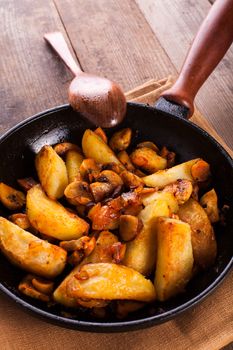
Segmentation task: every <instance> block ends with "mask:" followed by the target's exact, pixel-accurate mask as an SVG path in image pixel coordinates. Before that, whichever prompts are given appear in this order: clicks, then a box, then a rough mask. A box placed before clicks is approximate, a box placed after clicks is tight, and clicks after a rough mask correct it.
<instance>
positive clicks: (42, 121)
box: [0, 104, 233, 330]
mask: <svg viewBox="0 0 233 350" xmlns="http://www.w3.org/2000/svg"><path fill="white" fill-rule="evenodd" d="M123 127H130V128H132V130H133V133H134V137H133V144H132V147H133V146H134V145H135V144H137V143H138V142H140V141H153V142H155V143H156V144H157V145H158V146H159V147H161V146H163V145H166V146H167V147H168V148H169V149H170V150H172V151H174V152H176V154H177V163H180V162H183V161H187V160H189V159H192V158H196V157H202V158H203V159H205V160H206V161H207V162H209V163H210V165H211V170H212V175H213V186H214V188H215V189H216V191H217V194H218V197H219V205H220V207H221V206H223V205H224V204H227V205H230V211H229V215H228V222H227V225H226V226H225V227H223V226H222V227H221V226H216V230H215V231H216V237H217V242H218V257H217V260H216V263H215V265H214V266H213V267H211V268H210V269H209V270H208V271H206V272H204V273H201V274H199V275H198V276H196V277H195V278H194V279H193V280H192V281H191V282H190V283H189V285H188V287H187V291H186V293H184V294H183V295H180V296H178V297H176V298H174V299H172V300H170V301H167V302H164V303H159V302H156V303H155V304H154V305H152V306H149V307H147V308H145V309H143V310H142V311H140V312H137V313H134V314H132V315H131V316H130V317H129V318H128V319H126V320H125V321H126V322H128V321H139V323H140V320H143V319H145V318H147V317H151V316H155V320H154V322H162V321H163V315H165V313H166V314H167V313H171V314H172V313H173V310H174V309H175V308H177V307H182V305H183V304H184V303H187V302H188V301H190V300H191V299H193V298H196V297H198V296H199V295H200V293H202V292H203V291H204V290H206V288H207V287H208V286H209V285H211V284H212V283H214V281H215V280H216V279H218V278H219V277H220V276H221V274H222V273H223V271H224V270H225V269H226V266H227V265H229V263H230V261H231V259H232V251H233V249H232V248H233V247H232V244H233V243H232V242H233V240H232V236H233V225H232V218H233V211H232V209H233V193H232V188H233V165H232V160H231V159H230V158H229V157H227V155H226V153H225V152H224V151H223V149H222V148H221V147H220V146H219V145H218V144H217V143H216V142H215V141H214V140H213V139H212V138H210V137H209V136H208V135H207V134H206V133H205V132H203V131H202V130H201V129H198V128H196V127H195V126H193V125H192V124H191V123H189V122H187V121H185V120H182V119H178V118H177V117H172V116H166V115H164V114H161V113H158V112H156V110H155V109H153V108H150V107H147V106H144V105H138V104H128V108H127V116H126V118H125V120H124V121H123V123H121V125H119V126H118V127H116V128H114V129H111V130H107V134H108V135H111V134H112V133H113V132H114V131H115V130H117V129H121V128H123ZM87 128H94V126H93V125H92V124H91V123H90V122H88V121H86V120H85V119H84V118H83V117H82V116H81V115H78V114H77V112H74V111H73V110H72V109H71V108H70V107H69V106H63V107H58V108H55V109H54V110H50V111H48V112H45V113H44V114H43V113H42V114H40V115H37V116H36V117H34V118H33V119H30V120H28V121H25V122H24V123H23V124H20V125H19V126H18V127H16V128H14V130H12V131H11V132H9V133H8V134H7V135H6V136H3V137H2V139H1V140H0V150H1V152H0V164H1V170H0V171H1V173H0V181H3V182H5V183H7V184H9V185H12V186H15V187H18V186H17V183H16V179H19V178H23V177H26V176H30V175H32V174H33V173H34V172H35V170H34V167H33V160H34V156H35V153H36V152H38V151H39V149H40V148H41V147H42V146H43V145H45V144H55V143H58V142H61V141H69V142H74V143H77V144H79V145H81V138H82V135H83V132H84V131H85V129H87ZM8 214H9V213H8V212H7V211H6V210H5V209H4V208H3V207H2V206H0V215H4V216H6V215H8ZM0 264H1V266H2V268H1V269H0V283H1V284H2V285H3V286H4V287H6V288H7V289H8V290H9V291H11V292H12V293H13V294H14V295H16V296H17V297H19V298H20V299H21V300H23V301H25V302H27V303H29V304H31V305H33V306H35V307H37V308H39V309H40V310H43V311H46V312H48V313H49V314H50V315H51V316H52V318H53V316H54V318H56V319H57V316H61V308H60V307H50V308H48V307H47V306H46V305H44V304H41V303H39V302H37V301H35V300H33V299H28V298H26V297H24V296H21V295H19V293H18V292H17V285H18V283H19V281H20V279H21V277H22V276H23V275H24V274H25V273H24V272H21V271H19V270H18V269H17V268H16V267H14V266H12V265H11V264H10V263H8V261H7V260H6V259H5V258H4V257H3V256H2V255H0ZM76 320H77V328H79V327H80V325H79V326H78V320H81V321H86V322H92V321H95V322H96V319H95V320H94V319H91V318H90V316H88V315H87V314H86V313H85V312H81V311H80V312H78V313H77V316H76ZM76 320H75V319H74V320H73V324H72V326H74V327H75V322H76ZM118 321H119V320H117V319H114V318H111V319H109V320H108V322H110V323H111V325H112V327H113V330H114V324H115V325H117V323H118ZM102 322H106V320H104V321H101V320H98V324H99V325H100V326H101V323H102ZM143 322H144V321H143ZM89 324H90V323H89ZM128 324H129V323H128ZM87 325H88V323H87ZM141 326H143V325H141Z"/></svg>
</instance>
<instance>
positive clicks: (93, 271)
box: [66, 263, 155, 302]
mask: <svg viewBox="0 0 233 350" xmlns="http://www.w3.org/2000/svg"><path fill="white" fill-rule="evenodd" d="M80 272H82V273H83V274H85V275H86V276H87V278H86V279H79V276H77V277H76V275H74V276H73V277H71V278H70V280H69V281H67V284H66V288H67V294H68V296H70V297H71V298H74V299H79V298H87V299H103V300H116V299H121V300H122V299H124V300H138V301H146V302H150V301H153V300H155V288H154V286H153V284H152V282H151V281H150V280H147V279H145V277H144V276H142V275H141V274H140V273H139V272H137V271H135V270H133V269H131V268H129V267H126V266H122V265H116V264H110V263H98V264H87V265H84V266H82V269H81V270H80Z"/></svg>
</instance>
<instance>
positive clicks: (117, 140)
mask: <svg viewBox="0 0 233 350" xmlns="http://www.w3.org/2000/svg"><path fill="white" fill-rule="evenodd" d="M131 137H132V130H131V129H130V128H125V129H121V130H120V131H117V132H115V133H114V134H113V135H112V137H111V139H110V141H109V146H110V147H111V149H112V150H113V151H114V152H119V151H124V150H126V148H128V147H129V145H130V142H131Z"/></svg>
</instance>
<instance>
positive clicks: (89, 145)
mask: <svg viewBox="0 0 233 350" xmlns="http://www.w3.org/2000/svg"><path fill="white" fill-rule="evenodd" d="M82 148H83V152H84V154H85V156H86V157H87V158H92V159H94V160H95V161H96V162H97V163H100V164H106V163H116V164H118V165H119V166H120V168H121V169H122V170H123V169H124V167H123V165H122V164H121V162H120V161H119V159H118V158H117V157H116V155H115V154H114V153H113V151H112V150H111V148H110V147H109V146H108V145H107V144H106V143H105V142H104V141H103V140H102V139H101V138H100V137H99V136H98V135H96V134H95V133H94V132H93V131H91V130H89V129H87V130H86V131H85V132H84V134H83V138H82Z"/></svg>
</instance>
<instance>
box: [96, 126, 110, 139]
mask: <svg viewBox="0 0 233 350" xmlns="http://www.w3.org/2000/svg"><path fill="white" fill-rule="evenodd" d="M94 133H95V134H96V135H98V136H99V137H100V138H101V139H102V140H103V141H104V142H105V143H108V138H107V135H106V134H105V132H104V130H103V129H102V128H100V127H99V128H97V129H95V131H94Z"/></svg>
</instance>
